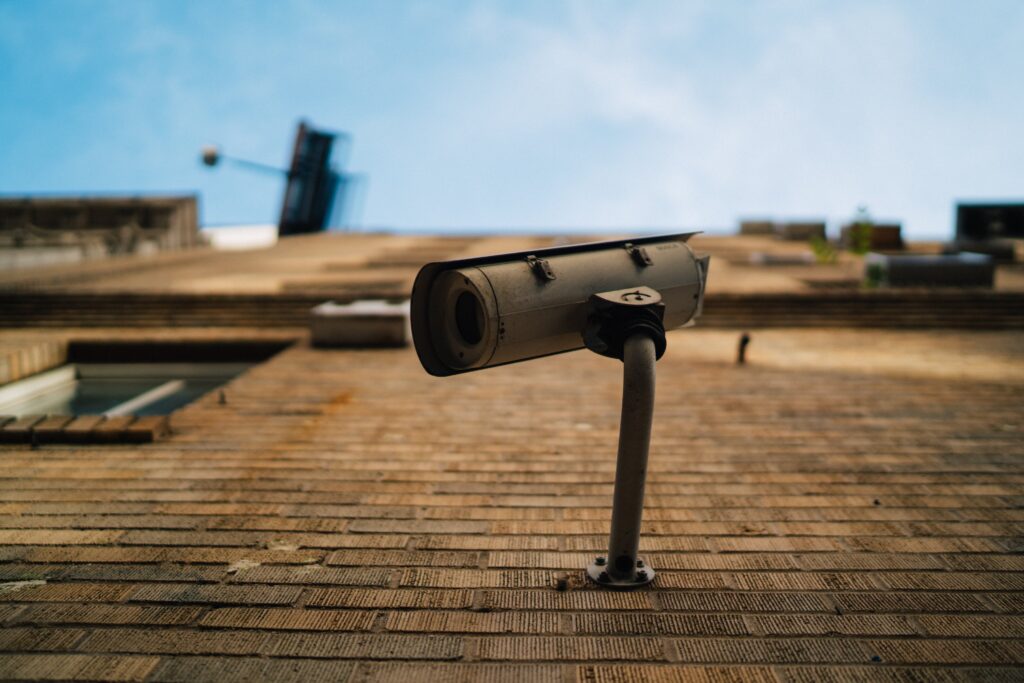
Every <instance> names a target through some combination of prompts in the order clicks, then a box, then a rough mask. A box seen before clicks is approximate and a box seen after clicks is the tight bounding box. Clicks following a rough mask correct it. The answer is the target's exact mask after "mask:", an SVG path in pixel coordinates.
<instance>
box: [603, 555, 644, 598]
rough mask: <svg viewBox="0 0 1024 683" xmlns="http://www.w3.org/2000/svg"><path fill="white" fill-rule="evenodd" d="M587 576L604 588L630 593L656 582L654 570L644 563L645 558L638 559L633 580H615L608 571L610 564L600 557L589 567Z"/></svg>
mask: <svg viewBox="0 0 1024 683" xmlns="http://www.w3.org/2000/svg"><path fill="white" fill-rule="evenodd" d="M587 576H588V577H589V578H590V580H591V581H593V582H594V583H596V584H597V585H599V586H601V587H602V588H610V589H612V590H620V591H628V590H633V589H635V588H640V587H642V586H646V585H648V584H649V583H651V582H652V581H654V570H653V569H652V568H651V567H650V566H648V564H647V563H646V562H644V560H643V558H640V557H638V558H637V559H636V571H635V572H633V578H626V579H621V578H615V577H613V576H612V575H611V573H610V572H609V571H608V562H607V561H606V559H605V558H604V557H598V558H596V559H595V560H594V561H593V562H591V563H590V566H589V567H587Z"/></svg>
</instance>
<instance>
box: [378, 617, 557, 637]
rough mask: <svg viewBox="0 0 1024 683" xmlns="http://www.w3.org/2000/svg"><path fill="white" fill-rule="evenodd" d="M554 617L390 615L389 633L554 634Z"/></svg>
mask: <svg viewBox="0 0 1024 683" xmlns="http://www.w3.org/2000/svg"><path fill="white" fill-rule="evenodd" d="M560 624H561V622H560V620H559V617H558V615H557V614H546V613H539V612H392V613H391V614H389V615H388V617H387V621H386V623H385V628H386V629H387V630H389V631H410V632H422V633H430V632H434V633H534V634H540V633H558V631H559V628H560Z"/></svg>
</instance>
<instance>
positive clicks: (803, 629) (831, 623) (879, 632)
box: [750, 614, 917, 636]
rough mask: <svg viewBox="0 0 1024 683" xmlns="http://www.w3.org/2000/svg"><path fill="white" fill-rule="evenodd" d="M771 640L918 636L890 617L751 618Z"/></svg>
mask: <svg viewBox="0 0 1024 683" xmlns="http://www.w3.org/2000/svg"><path fill="white" fill-rule="evenodd" d="M750 620H751V623H752V624H754V625H755V628H756V629H757V630H758V631H760V632H761V633H764V634H765V635H768V636H814V635H823V636H835V635H841V636H915V635H917V632H916V631H915V630H914V627H913V626H912V625H911V624H910V622H908V621H907V620H906V619H905V618H904V617H897V616H889V615H841V616H840V615H835V614H791V615H779V616H755V617H750Z"/></svg>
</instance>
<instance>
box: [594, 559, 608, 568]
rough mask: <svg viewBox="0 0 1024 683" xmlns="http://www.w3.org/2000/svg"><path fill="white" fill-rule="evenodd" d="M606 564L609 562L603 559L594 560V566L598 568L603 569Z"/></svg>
mask: <svg viewBox="0 0 1024 683" xmlns="http://www.w3.org/2000/svg"><path fill="white" fill-rule="evenodd" d="M606 562H608V560H606V559H605V558H603V557H598V558H597V559H596V560H594V564H596V565H597V566H598V567H603V566H604V565H605V563H606Z"/></svg>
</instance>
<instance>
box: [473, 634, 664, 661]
mask: <svg viewBox="0 0 1024 683" xmlns="http://www.w3.org/2000/svg"><path fill="white" fill-rule="evenodd" d="M476 645H477V656H478V657H479V658H480V659H482V660H485V661H486V660H512V661H514V660H520V661H522V660H527V661H531V660H532V661H580V660H609V661H617V660H643V661H659V660H660V661H664V660H665V653H664V649H663V648H662V645H661V641H660V640H658V639H657V638H645V637H643V636H634V637H631V638H600V637H593V636H576V637H557V636H536V637H526V636H495V637H491V638H481V639H479V640H477V643H476Z"/></svg>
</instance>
